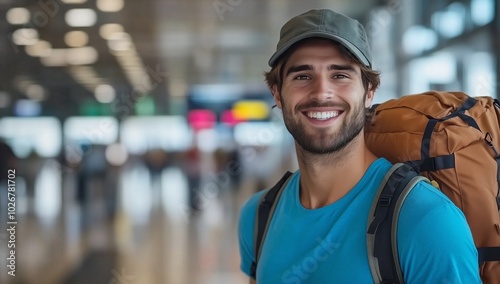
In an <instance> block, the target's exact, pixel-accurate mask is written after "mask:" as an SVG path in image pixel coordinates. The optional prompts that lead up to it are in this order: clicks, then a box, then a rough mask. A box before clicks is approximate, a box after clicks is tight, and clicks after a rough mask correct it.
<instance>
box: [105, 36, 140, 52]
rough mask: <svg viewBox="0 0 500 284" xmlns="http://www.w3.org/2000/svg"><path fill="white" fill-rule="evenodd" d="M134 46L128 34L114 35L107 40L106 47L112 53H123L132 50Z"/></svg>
mask: <svg viewBox="0 0 500 284" xmlns="http://www.w3.org/2000/svg"><path fill="white" fill-rule="evenodd" d="M133 46H134V44H133V43H132V39H131V38H130V35H129V34H128V33H125V32H122V33H114V34H113V35H112V36H111V37H110V38H109V39H108V47H109V49H111V50H112V51H124V50H129V49H132V48H133Z"/></svg>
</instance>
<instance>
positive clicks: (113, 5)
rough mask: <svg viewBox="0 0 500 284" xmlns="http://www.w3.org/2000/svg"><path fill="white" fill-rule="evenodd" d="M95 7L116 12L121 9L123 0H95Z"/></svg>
mask: <svg viewBox="0 0 500 284" xmlns="http://www.w3.org/2000/svg"><path fill="white" fill-rule="evenodd" d="M96 4H97V9H99V10H101V11H103V12H118V11H120V10H121V9H123V6H124V3H123V0H97V3H96Z"/></svg>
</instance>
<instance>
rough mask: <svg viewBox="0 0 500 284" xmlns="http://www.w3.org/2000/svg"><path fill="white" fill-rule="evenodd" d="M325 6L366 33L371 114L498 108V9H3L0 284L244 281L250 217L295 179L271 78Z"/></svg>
mask: <svg viewBox="0 0 500 284" xmlns="http://www.w3.org/2000/svg"><path fill="white" fill-rule="evenodd" d="M318 8H329V9H332V10H336V11H338V12H341V13H344V14H346V15H348V16H350V17H353V18H356V19H358V20H359V21H360V22H361V23H363V24H364V25H365V28H366V31H367V34H368V37H369V41H370V45H371V47H372V54H373V65H374V66H373V67H374V69H376V70H379V71H380V72H381V74H382V75H381V81H382V84H381V86H380V88H379V89H378V90H377V92H376V95H375V102H376V103H377V102H383V101H386V100H389V99H392V98H397V97H401V96H403V95H407V94H414V93H419V92H424V91H427V90H449V91H463V92H466V93H468V94H469V95H471V96H492V97H497V95H498V94H499V92H500V63H499V62H500V61H499V57H498V56H499V50H500V37H499V36H498V35H499V34H500V3H499V2H498V1H495V0H455V1H452V0H438V1H417V0H311V1H300V0H209V1H207V0H143V1H132V0H127V1H125V0H0V36H1V37H2V40H0V171H1V172H0V194H1V196H0V201H1V202H0V283H15V284H32V283H33V284H35V283H36V284H80V283H81V284H84V283H92V284H101V283H102V284H135V283H137V284H162V283H166V284H219V283H232V284H239V283H248V277H247V276H246V275H245V274H243V273H242V272H241V270H240V257H239V248H238V235H237V226H238V218H239V212H240V208H241V206H242V204H244V202H245V201H246V200H247V199H248V198H249V197H250V196H251V195H252V194H253V193H255V192H257V191H260V190H262V189H265V188H267V187H269V186H272V185H273V184H274V183H275V182H277V180H278V179H279V178H280V177H281V175H282V174H283V173H284V172H285V171H295V170H297V168H298V166H297V161H296V156H295V149H294V141H293V138H292V137H291V136H290V134H289V133H288V131H287V130H286V128H285V126H284V123H283V119H282V113H281V111H280V110H279V109H277V108H272V106H273V105H274V101H273V99H272V96H271V93H270V92H269V90H268V88H267V86H266V84H265V81H264V76H263V73H264V72H265V71H268V70H269V66H268V64H267V61H268V59H269V57H270V56H271V55H272V53H273V52H274V50H275V48H276V44H277V41H278V38H279V32H280V28H281V26H282V25H283V24H284V23H285V22H286V21H287V20H288V19H289V18H291V17H292V16H295V15H298V14H300V13H302V12H305V11H308V10H311V9H318ZM11 189H12V190H11ZM14 189H15V190H14ZM8 193H12V194H11V195H9V194H8ZM12 198H13V199H12ZM13 203H14V204H15V207H14V206H12V204H13ZM11 228H14V229H11ZM12 240H13V242H12ZM9 241H11V242H10V244H12V243H14V244H15V247H14V250H15V254H11V250H12V248H11V247H10V246H9ZM12 255H14V256H15V260H14V263H15V265H14V268H15V269H14V270H13V269H12V266H10V267H9V265H11V264H12V260H13V259H12V257H11V256H12ZM9 257H10V258H11V259H10V260H9V259H8V258H9ZM13 271H14V272H13ZM14 275H15V276H14Z"/></svg>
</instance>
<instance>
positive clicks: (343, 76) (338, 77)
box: [333, 74, 347, 79]
mask: <svg viewBox="0 0 500 284" xmlns="http://www.w3.org/2000/svg"><path fill="white" fill-rule="evenodd" d="M333 78H334V79H345V78H347V76H346V75H344V74H336V75H333Z"/></svg>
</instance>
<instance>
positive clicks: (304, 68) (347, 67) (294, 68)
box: [285, 64, 357, 76]
mask: <svg viewBox="0 0 500 284" xmlns="http://www.w3.org/2000/svg"><path fill="white" fill-rule="evenodd" d="M313 69H314V68H313V66H312V65H307V64H304V65H296V66H290V68H288V70H287V71H286V75H285V76H288V75H289V74H291V73H296V72H301V71H308V70H313ZM331 70H338V71H348V72H353V73H357V72H356V68H354V66H353V65H351V64H345V65H339V64H332V65H329V66H328V71H331Z"/></svg>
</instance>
